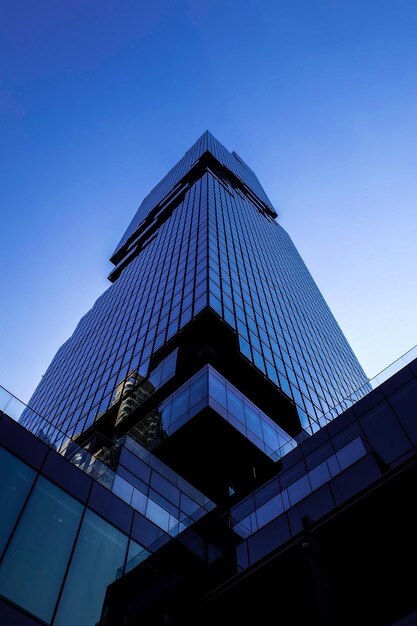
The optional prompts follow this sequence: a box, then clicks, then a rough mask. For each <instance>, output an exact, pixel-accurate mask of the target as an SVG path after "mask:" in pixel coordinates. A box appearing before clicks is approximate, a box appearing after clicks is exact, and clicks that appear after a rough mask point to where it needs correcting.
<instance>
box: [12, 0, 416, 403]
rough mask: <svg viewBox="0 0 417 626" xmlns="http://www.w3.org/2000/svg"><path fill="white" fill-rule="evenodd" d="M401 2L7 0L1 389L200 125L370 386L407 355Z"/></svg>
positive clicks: (69, 305)
mask: <svg viewBox="0 0 417 626" xmlns="http://www.w3.org/2000/svg"><path fill="white" fill-rule="evenodd" d="M416 32H417V3H416V2H414V0H409V1H405V0H392V1H389V0H377V1H371V0H357V1H356V0H351V1H349V0H291V1H286V0H274V1H260V0H257V1H252V0H239V2H236V1H228V0H222V1H220V0H172V1H168V0H165V1H164V0H153V2H152V3H150V2H144V1H141V0H136V1H132V0H118V1H117V2H116V1H114V0H108V1H105V0H100V1H98V0H66V1H65V2H56V1H55V0H40V1H39V2H35V1H34V0H31V1H29V0H14V1H13V2H5V3H2V8H1V14H0V211H1V231H0V232H1V245H0V256H1V258H0V267H1V268H2V272H1V276H0V281H1V284H0V290H1V291H0V293H1V307H0V348H1V349H0V384H1V385H3V386H5V387H7V388H9V389H10V390H11V391H13V392H14V393H15V394H16V395H18V396H19V397H21V398H22V399H23V400H28V399H29V397H30V395H31V392H32V391H33V389H34V387H35V386H36V384H37V383H38V381H39V379H40V377H41V375H42V373H43V372H44V371H45V369H46V368H47V366H48V364H49V362H50V360H51V359H52V357H53V355H54V354H55V352H56V350H57V349H58V347H59V346H60V345H61V344H62V343H63V342H64V341H65V340H66V339H67V338H68V337H69V335H70V334H71V333H72V331H73V330H74V328H75V326H76V324H77V322H78V320H79V319H80V317H81V316H82V315H83V314H84V313H85V312H86V311H87V310H88V309H89V308H90V307H91V306H92V304H93V303H94V301H95V299H96V298H97V297H98V296H99V295H100V293H102V292H103V291H104V290H105V289H106V287H107V285H108V283H107V280H106V276H107V274H108V273H109V271H110V267H111V266H110V264H109V262H108V258H109V256H110V254H111V252H112V250H113V249H114V247H115V245H116V243H117V242H118V240H119V239H120V237H121V235H122V233H123V231H124V229H125V227H126V226H127V224H128V223H129V221H130V219H131V217H132V215H133V213H134V212H135V209H136V208H137V206H138V204H139V203H140V201H141V199H142V198H143V196H144V195H145V194H146V193H147V192H148V191H149V190H150V188H151V187H152V186H153V185H154V184H155V183H156V182H158V180H159V179H160V178H161V177H162V175H163V174H164V173H165V172H166V171H167V169H168V168H170V167H171V166H172V165H173V164H174V163H175V162H176V161H177V160H178V159H179V158H180V157H181V156H182V154H183V153H184V152H185V150H186V149H187V148H188V147H189V146H190V145H191V143H193V142H194V141H195V139H196V138H197V137H198V136H199V135H200V134H201V133H202V132H203V131H204V130H205V129H209V130H210V131H211V132H212V133H213V134H214V135H215V136H216V137H217V138H218V139H219V140H220V141H221V142H222V143H224V144H225V145H226V146H227V147H228V148H229V149H235V150H236V151H237V152H238V153H239V154H241V156H242V157H243V158H244V159H246V160H247V162H248V163H249V164H250V165H251V166H252V167H253V169H254V170H255V172H256V173H257V174H258V176H259V178H260V180H261V182H262V183H263V185H264V187H265V189H266V191H267V193H268V195H269V197H270V198H271V200H272V201H273V203H274V205H275V206H276V208H277V209H278V211H279V214H280V218H279V219H280V222H281V224H282V225H283V226H284V228H286V229H287V231H288V232H289V233H290V235H291V236H292V238H293V240H294V242H295V244H296V245H297V247H298V249H299V251H300V253H301V255H302V256H303V258H304V260H305V261H306V263H307V265H308V267H309V269H310V270H311V272H312V274H313V276H314V277H315V279H316V281H317V283H318V285H319V287H320V289H321V290H322V292H323V294H324V296H325V298H326V299H327V301H328V303H329V305H330V306H331V308H332V310H333V312H334V314H335V316H336V318H337V320H338V321H339V323H340V325H341V327H342V329H343V330H344V332H345V334H346V336H347V338H348V340H349V341H350V343H351V345H352V347H353V349H354V350H355V352H356V354H357V356H358V357H359V359H360V361H361V362H362V364H363V365H364V367H365V369H366V371H367V373H368V374H369V375H373V374H376V373H377V372H378V371H379V370H381V369H382V368H383V367H385V366H386V365H388V364H389V363H390V362H392V361H393V360H394V359H395V358H397V357H398V356H400V355H401V354H402V353H404V352H405V351H406V350H407V349H409V348H411V347H412V346H413V345H414V344H416V343H417V330H416V323H415V318H416V314H415V311H416V309H417V290H416V288H415V286H416V278H417V263H416V239H417V176H416V163H417V115H416V112H417V106H416V105H417V37H416Z"/></svg>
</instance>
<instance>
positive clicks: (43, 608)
mask: <svg viewBox="0 0 417 626" xmlns="http://www.w3.org/2000/svg"><path fill="white" fill-rule="evenodd" d="M82 511H83V506H82V505H81V504H80V503H79V502H77V500H75V499H74V498H72V497H71V496H69V495H68V494H67V493H65V492H64V491H62V489H59V487H56V486H55V485H53V484H52V483H50V482H49V481H48V480H46V479H45V478H43V477H42V476H41V477H40V478H39V479H38V481H37V483H36V485H35V488H34V490H33V493H32V495H31V497H30V499H29V502H28V504H27V506H26V508H25V511H24V513H23V516H22V519H21V520H20V523H19V526H18V527H17V529H16V531H15V533H14V535H13V538H12V541H11V543H10V545H9V547H8V549H7V551H6V553H5V555H4V558H3V560H2V562H1V565H0V593H1V594H2V595H4V596H6V597H7V598H10V600H12V601H13V602H15V603H16V604H18V605H20V606H22V607H23V608H25V609H26V610H27V611H29V612H30V613H33V614H34V615H36V616H37V617H40V618H41V619H43V620H45V621H46V622H49V621H50V619H51V616H52V612H53V610H54V607H55V603H56V600H57V596H58V592H59V589H60V587H61V583H62V579H63V577H64V574H65V569H66V567H67V564H68V559H69V555H70V552H71V549H72V546H73V542H74V540H75V535H76V533H77V529H78V526H79V523H80V519H81V515H82Z"/></svg>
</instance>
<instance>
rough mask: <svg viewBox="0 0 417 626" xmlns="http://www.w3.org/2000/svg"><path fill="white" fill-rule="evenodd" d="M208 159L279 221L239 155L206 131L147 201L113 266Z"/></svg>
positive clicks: (117, 253) (125, 238) (124, 236)
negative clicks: (147, 221)
mask: <svg viewBox="0 0 417 626" xmlns="http://www.w3.org/2000/svg"><path fill="white" fill-rule="evenodd" d="M207 157H211V160H213V159H214V160H215V162H216V164H217V165H218V166H220V168H221V169H222V170H224V171H226V172H228V173H229V174H231V175H233V177H235V178H236V179H237V180H238V181H240V183H241V184H242V185H243V187H244V188H246V189H247V190H248V191H249V192H250V193H251V195H254V196H255V197H256V198H257V199H258V201H260V202H261V204H262V205H263V206H264V207H265V209H266V210H267V211H268V212H269V213H270V214H271V215H272V216H275V217H276V212H275V209H274V207H273V206H272V203H271V201H270V199H269V198H268V196H267V195H266V193H265V190H264V189H263V187H262V185H261V183H260V182H259V180H258V178H257V176H256V174H255V173H254V172H253V171H252V170H251V168H250V167H249V166H248V165H247V164H246V163H245V162H244V161H243V159H242V158H241V157H240V156H238V155H237V154H236V152H230V151H229V150H228V149H227V148H225V147H224V146H223V144H221V143H220V141H218V139H216V138H215V137H214V135H212V134H211V133H210V131H208V130H206V131H205V132H204V133H203V134H202V135H201V136H200V137H199V138H198V139H197V141H196V142H195V143H194V144H193V145H192V146H191V148H189V150H187V152H186V153H185V155H184V156H183V157H182V159H180V160H179V161H178V162H177V163H176V164H175V165H174V167H173V168H172V169H170V170H169V172H168V173H167V174H166V176H164V178H163V179H162V180H161V181H160V182H159V183H158V184H157V185H156V186H155V187H154V188H153V189H152V190H151V191H150V192H149V193H148V195H147V196H146V197H145V199H144V200H143V202H142V204H141V205H140V206H139V209H138V210H137V212H136V214H135V216H134V217H133V219H132V221H131V222H130V224H129V226H128V228H127V230H126V232H125V234H124V235H123V237H122V239H121V240H120V241H119V243H118V245H117V247H116V249H115V251H114V253H113V256H112V258H111V260H112V261H113V262H116V263H117V260H118V259H119V258H120V253H121V250H122V249H123V248H124V247H125V244H126V243H127V242H128V241H129V240H131V239H132V236H133V235H135V233H136V231H137V230H138V228H139V227H140V226H141V224H142V223H143V221H144V220H145V219H146V217H147V216H148V215H149V214H150V213H153V212H154V210H155V209H157V208H158V207H159V206H160V205H161V204H163V202H164V201H165V199H166V198H167V197H168V196H171V195H173V196H174V195H176V193H177V191H179V189H180V187H181V183H182V181H183V180H184V179H186V177H187V176H188V175H189V174H190V172H191V171H192V170H194V168H195V167H196V166H198V165H199V164H201V162H202V161H203V160H204V158H206V159H207Z"/></svg>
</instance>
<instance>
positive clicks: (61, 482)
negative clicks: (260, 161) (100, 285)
mask: <svg viewBox="0 0 417 626" xmlns="http://www.w3.org/2000/svg"><path fill="white" fill-rule="evenodd" d="M112 261H113V263H114V266H115V267H114V269H113V271H112V273H111V275H110V280H111V281H112V283H113V284H112V285H111V286H110V287H109V289H108V290H107V291H106V292H105V293H104V294H103V295H102V296H101V297H100V298H99V299H98V301H97V302H96V304H95V305H94V307H93V308H92V310H91V311H90V312H89V313H88V314H87V315H86V316H85V317H84V318H83V319H82V320H81V321H80V323H79V325H78V327H77V328H76V330H75V332H74V334H73V336H72V337H71V338H70V339H69V340H68V341H67V342H66V344H64V345H63V346H62V348H61V349H60V350H59V351H58V353H57V355H56V357H55V359H54V360H53V362H52V363H51V365H50V367H49V369H48V371H47V372H46V374H45V376H44V377H43V379H42V382H41V384H40V385H39V387H38V389H37V390H36V392H35V394H34V396H33V398H32V400H31V406H30V407H27V406H25V405H23V403H21V402H20V401H18V400H17V398H15V397H14V396H12V395H11V394H10V393H9V392H7V391H6V390H5V389H3V388H1V387H0V469H1V471H0V510H1V511H2V514H1V515H0V622H1V623H2V624H3V623H4V624H21V625H22V626H37V625H38V624H39V623H40V621H39V620H41V622H42V623H43V624H48V625H50V626H72V625H73V624H74V623H77V624H80V625H81V626H97V625H98V624H100V626H137V624H145V625H146V624H148V625H149V626H162V625H165V624H167V623H171V624H173V625H176V624H178V625H181V626H184V625H186V624H190V625H191V624H193V625H194V624H195V623H198V624H203V625H204V624H207V625H208V624H210V625H211V624H213V622H214V621H215V620H217V619H218V617H219V615H221V618H222V621H227V620H230V622H231V623H245V624H246V623H250V622H253V623H264V622H265V623H266V622H267V621H268V620H270V615H271V613H273V614H278V615H279V617H280V619H281V621H282V622H283V623H285V624H298V623H304V622H305V621H308V622H309V623H310V624H312V625H313V626H314V625H317V626H323V625H329V626H336V625H337V626H345V625H346V626H348V625H350V624H352V623H353V622H355V621H358V616H360V617H359V621H360V622H361V623H372V624H381V625H382V624H383V625H386V626H398V625H399V623H400V622H399V621H398V620H399V619H402V618H403V617H405V616H409V618H410V619H411V620H413V618H414V619H415V618H416V616H417V612H416V611H417V603H416V596H415V585H414V584H413V580H412V577H411V578H410V575H409V572H410V571H411V570H412V566H413V564H414V562H415V559H416V550H415V549H414V547H413V542H411V543H410V541H409V537H410V535H412V533H413V519H414V518H413V506H414V501H413V498H412V497H411V498H406V497H404V494H407V493H410V494H412V493H413V485H414V484H415V480H416V467H417V463H416V460H417V428H416V412H415V407H416V397H417V359H416V358H415V357H416V354H417V351H416V349H414V350H411V351H410V352H409V353H408V354H407V355H405V357H403V358H401V359H400V360H399V361H398V362H397V364H394V365H395V368H394V369H396V373H395V374H394V370H393V368H389V369H388V370H386V371H385V374H387V372H388V374H387V375H386V376H385V377H384V376H382V377H377V380H376V381H370V382H368V381H367V379H366V377H365V374H364V373H363V371H362V369H361V367H360V365H359V364H358V362H357V360H356V358H355V356H354V355H353V353H352V351H351V349H350V347H349V345H348V343H347V342H346V339H345V338H344V336H343V334H342V332H341V330H340V329H339V327H338V325H337V323H336V321H335V320H334V318H333V316H332V314H331V313H330V311H329V309H328V307H327V305H326V303H325V302H324V300H323V298H322V296H321V294H320V292H319V290H318V289H317V286H316V285H315V283H314V281H313V279H312V277H311V276H310V274H309V272H308V270H307V269H306V267H305V265H304V263H303V262H302V260H301V258H300V256H299V254H298V252H297V251H296V249H295V247H294V245H293V244H292V242H291V240H290V239H289V237H288V235H287V234H286V233H285V231H283V229H282V228H281V226H280V225H279V223H278V221H277V215H276V212H275V210H274V209H273V207H272V205H271V203H270V201H269V199H268V197H267V196H266V194H265V192H264V191H263V189H262V187H261V186H260V184H259V182H258V180H257V179H256V177H255V175H254V174H253V172H252V171H251V170H250V169H249V168H248V166H247V165H246V164H245V163H244V162H243V161H242V160H241V159H240V157H238V156H237V155H236V154H235V153H230V152H228V151H227V150H226V149H225V148H224V147H223V146H222V145H221V144H219V142H218V141H217V140H215V139H214V138H213V137H212V136H211V135H210V134H209V133H205V134H204V135H203V136H202V137H201V138H200V139H199V140H198V141H197V143H196V144H195V145H194V146H193V147H192V148H191V149H190V150H189V151H188V152H187V153H186V155H185V157H184V158H183V159H182V160H181V161H179V163H178V164H177V165H176V166H175V167H174V168H173V169H172V170H171V171H170V172H169V174H168V175H167V176H166V177H165V178H164V179H163V180H162V182H161V183H160V184H159V185H157V187H155V189H154V190H153V191H152V192H151V193H150V194H149V196H147V198H145V200H144V201H143V203H142V205H141V207H140V208H139V211H138V213H137V215H136V216H135V217H134V219H133V221H132V223H131V225H130V226H129V228H128V230H127V232H126V233H125V235H124V236H123V238H122V240H121V242H120V243H119V245H118V247H117V249H116V251H115V253H114V254H113V256H112ZM406 363H408V365H406ZM399 367H401V370H400V371H398V368H399ZM390 374H393V375H391V376H390ZM388 376H390V377H388ZM382 380H385V382H382ZM381 382H382V384H381ZM374 384H376V385H377V388H374V389H373V390H371V389H372V386H371V385H374ZM378 385H379V386H378ZM352 392H353V393H352ZM368 392H369V393H368ZM362 396H365V397H362ZM344 399H346V402H344V401H343V402H342V403H341V405H340V406H339V405H338V406H336V407H335V406H334V405H337V403H338V402H339V401H340V400H344ZM332 407H333V408H332ZM329 408H330V409H331V411H330V412H328V410H329ZM346 408H347V410H344V409H346ZM338 413H341V414H340V415H339V416H338V417H337V419H334V420H331V418H333V417H335V416H336V415H337V414H338ZM18 416H21V418H20V425H19V424H17V423H16V422H15V421H14V420H13V419H11V418H12V417H15V418H16V417H18ZM22 424H23V425H26V426H27V428H29V430H32V431H33V432H34V433H35V434H36V435H37V436H34V434H33V433H29V432H27V430H26V429H25V428H23V427H22ZM321 426H323V427H322V428H321V429H320V431H319V432H314V431H316V430H318V429H319V428H320V427H321ZM309 435H311V436H309ZM51 448H52V449H51ZM301 599H302V601H301ZM401 623H403V622H402V621H401ZM404 623H405V622H404ZM407 623H414V621H407Z"/></svg>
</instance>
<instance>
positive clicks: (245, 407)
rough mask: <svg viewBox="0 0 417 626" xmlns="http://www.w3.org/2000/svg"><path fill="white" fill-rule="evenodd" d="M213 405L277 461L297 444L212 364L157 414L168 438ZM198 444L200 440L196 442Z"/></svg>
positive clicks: (192, 379)
mask: <svg viewBox="0 0 417 626" xmlns="http://www.w3.org/2000/svg"><path fill="white" fill-rule="evenodd" d="M209 406H210V407H211V408H213V409H214V410H215V411H216V413H217V414H218V415H221V417H223V419H225V420H226V421H227V422H228V423H229V424H231V426H233V428H235V429H236V430H238V431H239V432H240V433H242V434H243V435H244V436H245V437H246V438H247V439H249V440H250V441H251V442H252V443H253V444H254V445H255V446H257V447H258V448H259V449H260V450H262V452H264V453H265V454H266V455H267V456H269V457H271V458H272V459H273V460H274V461H277V460H278V459H279V458H281V457H282V456H283V455H284V454H286V453H287V452H289V451H290V450H292V449H293V448H295V446H296V445H297V444H296V442H295V441H294V439H292V438H291V437H290V436H289V435H287V433H286V432H284V431H283V430H282V428H280V427H279V426H278V425H277V424H275V422H273V421H272V420H271V418H269V417H268V416H267V415H265V413H263V412H262V411H261V410H260V409H258V407H257V406H256V405H255V404H253V402H251V401H250V400H248V398H246V397H245V396H244V395H243V394H242V393H241V392H240V391H239V390H238V389H236V387H234V386H233V385H232V384H230V383H229V382H228V381H227V380H226V379H225V378H224V377H223V376H221V375H220V374H219V373H218V372H216V370H215V369H214V368H213V367H211V366H210V365H206V366H205V367H204V368H203V369H202V370H201V371H200V372H198V373H197V374H195V375H194V376H193V377H192V378H191V379H190V380H189V381H188V382H187V383H185V385H182V386H181V387H180V388H179V389H177V391H175V393H173V394H172V395H170V396H169V397H168V398H167V399H166V400H165V401H164V402H163V403H162V404H161V405H159V406H158V408H157V414H158V419H159V421H160V429H161V431H162V433H163V435H164V438H167V437H169V436H170V435H172V434H173V433H174V432H175V431H176V430H178V429H179V428H181V426H183V425H184V424H186V423H187V422H188V421H189V420H191V419H192V418H193V417H195V416H196V415H198V414H199V413H200V412H201V411H202V410H203V409H205V408H206V407H209ZM144 421H145V422H146V417H145V418H144ZM195 445H196V446H199V445H200V443H199V442H197V441H196V442H195Z"/></svg>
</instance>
